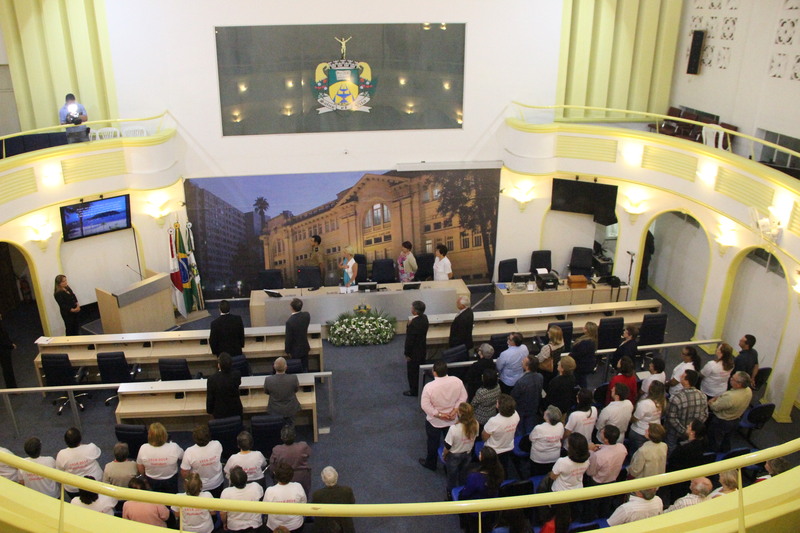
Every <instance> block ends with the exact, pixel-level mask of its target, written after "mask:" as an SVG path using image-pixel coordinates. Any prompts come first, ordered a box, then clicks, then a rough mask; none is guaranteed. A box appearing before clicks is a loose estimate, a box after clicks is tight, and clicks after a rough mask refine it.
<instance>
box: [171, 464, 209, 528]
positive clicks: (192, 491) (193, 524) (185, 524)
mask: <svg viewBox="0 0 800 533" xmlns="http://www.w3.org/2000/svg"><path fill="white" fill-rule="evenodd" d="M183 487H184V489H185V490H186V493H185V495H186V496H197V497H199V498H213V496H212V495H211V493H210V492H207V491H204V490H203V482H202V480H201V479H200V476H199V475H197V473H196V472H191V473H190V474H189V475H188V476H186V479H184V480H183ZM172 512H173V513H175V515H177V516H178V517H179V520H180V527H181V529H182V530H183V531H190V532H192V533H212V532H213V531H214V518H213V517H214V512H213V511H209V510H208V509H197V508H194V507H178V506H177V505H173V506H172Z"/></svg>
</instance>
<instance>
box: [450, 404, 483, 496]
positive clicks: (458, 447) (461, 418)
mask: <svg viewBox="0 0 800 533" xmlns="http://www.w3.org/2000/svg"><path fill="white" fill-rule="evenodd" d="M477 436H478V421H477V420H475V414H474V412H473V410H472V406H471V405H470V404H468V403H467V402H461V403H460V404H458V423H457V424H453V425H452V426H450V429H448V430H447V436H445V438H444V450H442V458H443V459H444V469H445V472H447V494H450V492H451V491H452V490H453V488H454V487H458V486H460V485H463V484H464V482H465V481H466V479H467V468H468V467H469V462H470V458H471V455H472V447H473V446H474V445H475V438H476V437H477Z"/></svg>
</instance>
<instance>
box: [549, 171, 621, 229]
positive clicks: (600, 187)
mask: <svg viewBox="0 0 800 533" xmlns="http://www.w3.org/2000/svg"><path fill="white" fill-rule="evenodd" d="M616 205H617V186H616V185H604V184H602V183H592V182H590V181H578V180H562V179H554V180H553V196H552V200H551V201H550V209H552V210H553V211H567V212H569V213H582V214H585V215H592V216H593V217H594V221H595V222H597V223H598V224H603V225H604V226H608V225H610V224H616V222H617V215H616V213H615V212H614V209H615V208H616Z"/></svg>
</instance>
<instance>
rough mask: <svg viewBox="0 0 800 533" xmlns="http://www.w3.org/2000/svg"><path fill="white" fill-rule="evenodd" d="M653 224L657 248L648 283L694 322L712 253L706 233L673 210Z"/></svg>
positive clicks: (651, 263)
mask: <svg viewBox="0 0 800 533" xmlns="http://www.w3.org/2000/svg"><path fill="white" fill-rule="evenodd" d="M653 226H654V227H653V229H652V231H653V236H654V237H655V243H656V251H655V253H654V254H653V258H652V260H651V262H650V279H649V282H650V284H651V285H653V286H654V287H655V288H656V289H658V291H659V292H661V293H662V294H664V295H666V296H667V297H669V299H670V300H672V302H673V303H675V304H677V305H678V306H680V308H681V309H682V310H683V311H684V312H686V313H688V314H689V315H690V316H691V318H692V319H693V320H694V321H696V320H697V316H698V314H699V313H700V306H701V305H702V303H703V294H705V286H706V280H707V279H708V263H709V260H710V253H711V250H710V248H709V242H708V238H707V237H706V233H705V232H704V231H703V230H702V229H701V228H698V227H696V226H694V225H692V224H689V223H688V222H685V221H684V220H683V219H682V218H679V217H677V216H675V215H673V214H672V213H664V214H663V215H660V216H659V217H658V218H657V219H656V221H655V222H654V224H653Z"/></svg>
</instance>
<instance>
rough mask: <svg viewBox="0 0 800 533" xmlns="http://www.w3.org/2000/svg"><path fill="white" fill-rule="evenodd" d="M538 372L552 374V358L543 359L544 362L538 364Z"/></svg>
mask: <svg viewBox="0 0 800 533" xmlns="http://www.w3.org/2000/svg"><path fill="white" fill-rule="evenodd" d="M539 370H541V371H543V372H550V373H552V372H553V358H552V357H548V358H547V359H545V360H544V361H542V362H541V363H539Z"/></svg>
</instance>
